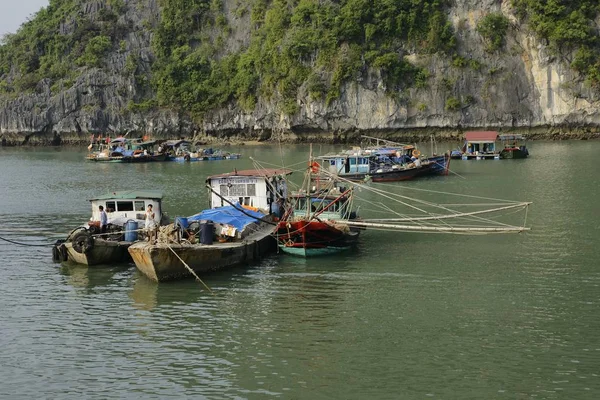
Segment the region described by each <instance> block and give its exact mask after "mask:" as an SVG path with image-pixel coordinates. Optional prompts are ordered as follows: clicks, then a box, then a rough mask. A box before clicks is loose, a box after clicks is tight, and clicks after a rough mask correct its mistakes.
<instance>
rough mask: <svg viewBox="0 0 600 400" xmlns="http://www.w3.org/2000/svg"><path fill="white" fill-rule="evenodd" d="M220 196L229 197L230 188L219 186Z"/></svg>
mask: <svg viewBox="0 0 600 400" xmlns="http://www.w3.org/2000/svg"><path fill="white" fill-rule="evenodd" d="M219 194H220V195H221V196H229V186H227V185H220V186H219Z"/></svg>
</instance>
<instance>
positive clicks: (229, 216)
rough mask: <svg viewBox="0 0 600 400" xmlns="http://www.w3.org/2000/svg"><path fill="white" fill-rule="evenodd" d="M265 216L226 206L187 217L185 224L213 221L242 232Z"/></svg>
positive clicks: (238, 206) (239, 207)
mask: <svg viewBox="0 0 600 400" xmlns="http://www.w3.org/2000/svg"><path fill="white" fill-rule="evenodd" d="M240 210H244V212H245V213H246V214H249V215H252V216H253V217H255V218H251V217H249V216H248V215H245V214H244V213H243V212H242V211H240ZM264 216H265V215H264V214H262V213H259V212H257V211H252V210H247V209H244V208H242V206H240V205H239V204H237V205H236V207H233V206H226V207H219V208H212V209H210V210H204V211H202V212H200V213H199V214H196V215H192V216H191V217H187V222H188V223H189V222H192V221H201V220H205V221H213V222H216V223H219V224H228V225H231V226H234V227H235V228H236V229H238V230H240V231H241V230H243V229H244V227H245V226H246V225H249V224H251V223H253V222H257V219H262V218H263V217H264Z"/></svg>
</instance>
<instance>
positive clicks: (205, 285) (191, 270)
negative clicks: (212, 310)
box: [165, 244, 215, 295]
mask: <svg viewBox="0 0 600 400" xmlns="http://www.w3.org/2000/svg"><path fill="white" fill-rule="evenodd" d="M165 245H166V246H167V247H168V248H169V250H171V251H172V252H173V254H175V257H177V258H178V259H179V261H181V263H182V264H183V266H184V267H186V268H187V270H188V271H190V273H191V274H192V275H194V278H196V280H197V281H198V282H200V283H201V284H202V285H203V286H204V287H205V288H206V289H207V290H208V291H209V292H210V293H211V294H213V295H214V294H215V292H213V291H212V290H210V288H209V287H208V285H207V284H206V283H204V281H203V280H202V279H200V277H199V276H198V275H196V273H195V272H194V270H193V269H192V268H191V267H190V266H189V265H187V264H186V262H185V261H183V259H182V258H181V257H179V254H177V253H176V252H175V250H173V248H172V247H171V246H169V245H168V244H165Z"/></svg>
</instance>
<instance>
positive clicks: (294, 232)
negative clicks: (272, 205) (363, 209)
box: [275, 189, 360, 257]
mask: <svg viewBox="0 0 600 400" xmlns="http://www.w3.org/2000/svg"><path fill="white" fill-rule="evenodd" d="M351 192H352V189H349V190H348V191H346V192H344V193H340V192H339V191H328V192H327V193H325V192H315V193H310V194H306V193H303V192H299V193H295V194H294V195H292V197H291V198H290V200H291V201H292V207H291V210H290V211H289V212H288V214H287V215H286V216H285V218H282V219H281V220H280V221H279V223H278V224H277V228H276V230H275V238H276V239H277V244H278V246H279V249H281V250H282V251H283V252H284V253H288V254H293V255H297V256H303V257H311V256H320V255H327V254H333V253H338V252H340V251H343V250H347V249H349V248H350V247H352V246H354V245H355V244H356V242H357V240H358V236H359V232H360V230H358V229H353V228H351V227H350V226H348V225H347V224H345V220H346V219H354V218H355V216H356V215H355V214H352V213H350V211H349V204H351V202H350V198H351ZM333 218H335V222H334V221H332V220H331V219H333Z"/></svg>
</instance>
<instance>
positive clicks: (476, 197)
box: [372, 182, 519, 203]
mask: <svg viewBox="0 0 600 400" xmlns="http://www.w3.org/2000/svg"><path fill="white" fill-rule="evenodd" d="M372 184H373V185H377V186H385V185H386V184H385V183H380V182H372ZM402 189H408V190H415V191H418V192H428V193H435V194H446V195H451V196H459V197H468V198H472V199H481V200H494V201H499V202H504V203H519V202H518V201H516V200H505V199H496V198H493V197H484V196H475V195H469V194H461V193H452V192H442V191H439V190H431V189H421V188H416V187H410V186H402Z"/></svg>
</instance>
